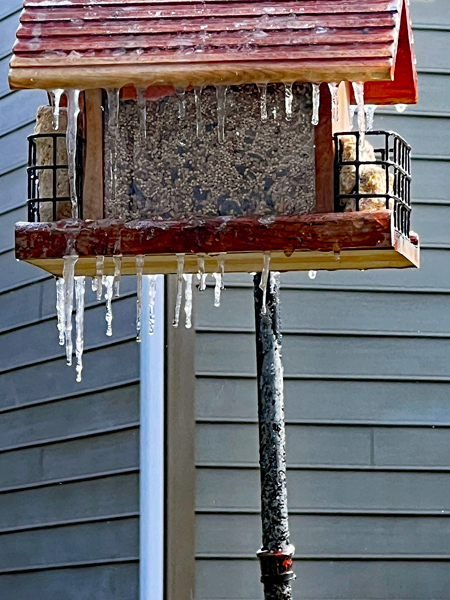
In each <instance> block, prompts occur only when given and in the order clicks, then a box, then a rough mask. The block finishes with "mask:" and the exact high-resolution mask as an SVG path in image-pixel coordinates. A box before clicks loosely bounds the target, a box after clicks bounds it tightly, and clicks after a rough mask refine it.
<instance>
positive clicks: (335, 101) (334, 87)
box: [328, 83, 339, 123]
mask: <svg viewBox="0 0 450 600" xmlns="http://www.w3.org/2000/svg"><path fill="white" fill-rule="evenodd" d="M328 87H329V89H330V93H331V120H332V121H333V123H337V122H338V121H339V84H338V83H329V84H328Z"/></svg>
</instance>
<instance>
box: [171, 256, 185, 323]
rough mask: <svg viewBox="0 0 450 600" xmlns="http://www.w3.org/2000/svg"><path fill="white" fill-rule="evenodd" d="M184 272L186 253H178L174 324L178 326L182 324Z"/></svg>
mask: <svg viewBox="0 0 450 600" xmlns="http://www.w3.org/2000/svg"><path fill="white" fill-rule="evenodd" d="M183 274H184V254H177V298H176V301H175V313H174V317H173V321H172V324H173V326H174V327H178V325H179V324H180V313H181V300H182V298H183Z"/></svg>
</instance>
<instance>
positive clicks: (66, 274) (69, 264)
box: [63, 254, 78, 367]
mask: <svg viewBox="0 0 450 600" xmlns="http://www.w3.org/2000/svg"><path fill="white" fill-rule="evenodd" d="M77 260H78V256H77V255H76V254H71V255H69V256H65V257H64V267H63V279H64V281H65V298H64V314H65V336H66V358H67V364H68V365H69V367H70V366H71V364H72V352H73V344H72V312H73V282H74V277H75V263H76V262H77Z"/></svg>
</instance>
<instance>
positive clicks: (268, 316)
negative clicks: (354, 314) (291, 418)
mask: <svg viewBox="0 0 450 600" xmlns="http://www.w3.org/2000/svg"><path fill="white" fill-rule="evenodd" d="M260 283H261V273H258V274H257V275H255V277H254V296H255V322H256V361H257V376H258V417H259V455H260V456H259V462H260V470H261V520H262V548H261V550H259V552H258V558H259V560H260V564H261V581H262V583H263V584H264V597H265V600H291V599H292V590H291V580H292V579H294V578H295V575H294V572H293V570H292V557H293V555H294V551H295V548H294V547H293V546H292V545H291V544H290V543H289V522H288V508H287V492H286V435H285V423H284V395H283V365H282V362H281V333H280V317H279V302H280V299H279V275H275V274H273V273H270V275H269V280H268V284H267V285H268V289H267V296H266V305H265V307H264V305H263V302H264V297H265V294H264V293H263V291H262V290H261V289H260Z"/></svg>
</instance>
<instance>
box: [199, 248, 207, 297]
mask: <svg viewBox="0 0 450 600" xmlns="http://www.w3.org/2000/svg"><path fill="white" fill-rule="evenodd" d="M197 265H198V273H197V277H198V280H199V286H198V289H199V291H200V292H204V291H205V290H206V272H205V258H204V257H203V256H199V257H198V259H197Z"/></svg>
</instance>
